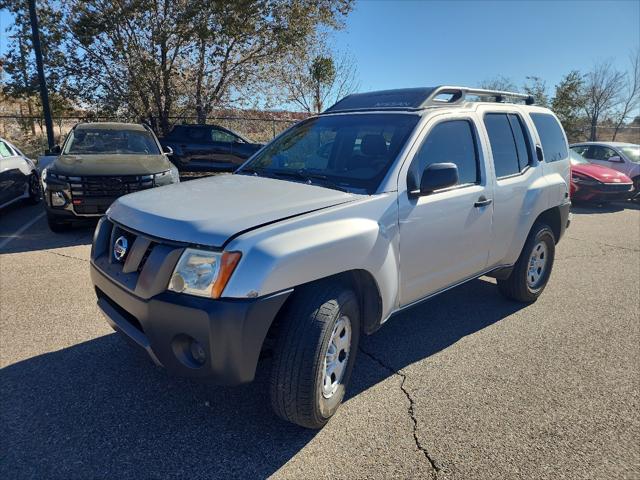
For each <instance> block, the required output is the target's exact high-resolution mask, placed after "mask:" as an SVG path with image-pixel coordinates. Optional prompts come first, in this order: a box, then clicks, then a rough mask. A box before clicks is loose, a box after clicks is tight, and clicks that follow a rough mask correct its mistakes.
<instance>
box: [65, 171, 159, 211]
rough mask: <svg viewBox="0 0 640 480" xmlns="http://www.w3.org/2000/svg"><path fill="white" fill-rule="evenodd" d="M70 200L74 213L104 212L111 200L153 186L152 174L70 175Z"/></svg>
mask: <svg viewBox="0 0 640 480" xmlns="http://www.w3.org/2000/svg"><path fill="white" fill-rule="evenodd" d="M69 180H70V182H69V184H70V186H71V201H72V202H73V208H74V210H75V211H76V213H81V214H101V213H105V212H106V211H107V209H108V208H109V206H110V205H111V204H112V203H113V201H114V200H115V199H116V198H118V197H121V196H122V195H126V194H127V193H133V192H138V191H140V190H146V189H148V188H153V187H154V186H155V184H154V180H153V175H126V176H86V177H71V178H70V179H69Z"/></svg>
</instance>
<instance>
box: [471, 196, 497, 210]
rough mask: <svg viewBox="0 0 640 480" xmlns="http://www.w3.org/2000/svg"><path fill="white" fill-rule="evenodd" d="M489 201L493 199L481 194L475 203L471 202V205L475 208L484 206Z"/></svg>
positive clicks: (489, 203) (488, 203)
mask: <svg viewBox="0 0 640 480" xmlns="http://www.w3.org/2000/svg"><path fill="white" fill-rule="evenodd" d="M491 202H493V200H491V199H490V198H489V199H487V198H485V197H484V196H482V197H480V198H479V199H478V201H477V202H476V203H474V204H473V206H474V207H476V208H480V207H486V206H487V205H491Z"/></svg>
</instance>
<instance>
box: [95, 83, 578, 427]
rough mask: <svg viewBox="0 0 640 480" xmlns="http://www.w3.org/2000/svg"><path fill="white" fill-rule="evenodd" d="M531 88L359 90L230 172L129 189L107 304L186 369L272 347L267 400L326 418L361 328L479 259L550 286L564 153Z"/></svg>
mask: <svg viewBox="0 0 640 480" xmlns="http://www.w3.org/2000/svg"><path fill="white" fill-rule="evenodd" d="M473 100H476V101H473ZM532 103H533V102H532V99H531V98H530V97H528V96H526V95H522V94H517V93H512V92H499V91H488V90H479V89H471V88H466V87H450V86H443V87H435V88H413V89H402V90H389V91H380V92H372V93H362V94H354V95H350V96H348V97H346V98H344V99H342V100H341V101H339V102H338V103H336V104H335V105H334V106H332V107H331V108H329V109H328V110H327V111H326V112H324V113H323V114H321V115H317V116H314V117H312V118H308V119H306V120H304V121H301V122H300V123H298V124H296V125H294V126H293V127H291V128H290V129H288V130H287V131H285V132H284V133H282V134H281V135H280V136H278V137H277V138H275V139H274V140H273V141H272V142H271V143H269V144H268V145H266V146H265V147H263V148H262V149H261V150H259V151H258V152H257V153H256V154H255V155H253V157H252V158H250V159H249V160H248V161H247V162H246V163H245V164H243V165H242V166H241V167H240V168H239V169H238V170H237V171H236V172H235V173H233V174H231V175H221V176H216V177H211V178H206V179H201V180H195V181H190V182H185V183H181V184H176V185H170V186H166V187H162V188H159V189H152V190H148V191H143V192H139V193H134V194H131V195H126V196H124V197H121V198H119V199H118V200H117V201H116V202H115V203H114V204H113V205H112V206H111V208H109V210H108V211H107V214H106V216H105V217H103V218H102V219H101V220H100V222H99V224H98V227H97V229H96V232H95V236H94V241H93V248H92V253H91V278H92V280H93V283H94V285H95V290H96V294H97V297H98V305H99V307H100V308H101V309H102V311H103V312H104V314H105V316H106V318H107V320H108V321H109V323H110V324H111V325H112V327H113V328H114V329H116V330H118V331H120V332H122V333H124V334H125V335H126V336H127V337H129V338H130V339H131V340H133V341H134V342H135V343H137V344H138V345H139V346H141V347H142V348H144V349H145V350H146V351H147V352H148V353H149V355H150V357H151V358H152V359H153V361H154V362H155V363H157V364H158V365H162V366H164V367H165V368H166V369H167V370H168V371H169V372H171V373H173V374H176V375H181V376H190V377H201V378H208V379H213V380H215V381H217V382H219V383H224V384H237V383H242V382H248V381H251V380H252V379H253V378H254V375H255V371H256V365H257V363H258V360H259V358H260V357H261V353H269V354H270V356H271V357H272V360H271V362H272V363H271V384H270V389H271V392H270V394H271V401H272V405H273V408H274V410H275V412H276V413H277V414H278V415H280V416H281V417H283V418H284V419H286V420H289V421H291V422H295V423H297V424H299V425H302V426H305V427H309V428H320V427H322V426H323V425H324V424H325V423H326V422H327V421H328V420H329V418H330V417H331V416H332V415H333V414H334V413H335V411H336V410H337V408H338V406H339V405H340V403H341V401H342V399H343V396H344V393H345V388H346V386H347V384H348V381H349V377H350V375H351V371H352V369H353V366H354V362H355V359H356V353H357V351H358V340H359V338H360V335H361V334H363V333H364V334H371V333H373V332H374V331H376V330H377V329H378V328H379V327H380V326H381V325H382V324H383V323H385V322H386V321H387V320H388V319H389V318H390V317H392V316H393V315H395V314H397V313H398V312H400V311H402V310H403V309H405V308H408V307H411V306H412V305H416V304H417V303H418V302H422V301H424V300H426V299H428V298H430V297H432V296H434V295H436V294H438V293H440V292H442V291H444V290H447V289H450V288H452V287H455V286H457V285H460V284H461V283H463V282H466V281H469V280H471V279H474V278H477V277H479V276H481V275H489V276H493V277H495V278H497V282H498V288H499V289H500V291H501V292H502V293H504V295H505V296H506V297H508V298H509V299H512V300H515V301H520V302H533V301H535V300H536V299H537V298H538V296H539V295H540V294H541V293H542V291H543V289H544V288H545V286H546V284H547V281H548V280H549V276H550V274H551V269H552V266H553V260H554V252H555V245H556V243H557V242H558V241H559V240H560V238H561V237H562V235H563V233H564V231H565V228H566V227H567V226H568V224H569V206H570V201H569V178H570V164H569V155H568V146H567V140H566V137H565V134H564V132H563V130H562V127H561V126H560V123H559V122H558V120H557V118H556V117H555V116H554V114H553V113H552V112H550V111H549V110H548V109H546V108H541V107H537V106H534V105H532ZM263 356H269V355H263Z"/></svg>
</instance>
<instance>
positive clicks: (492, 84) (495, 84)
mask: <svg viewBox="0 0 640 480" xmlns="http://www.w3.org/2000/svg"><path fill="white" fill-rule="evenodd" d="M480 88H485V89H487V90H500V91H503V92H515V91H516V90H517V89H518V87H516V84H515V83H513V81H512V80H511V79H510V78H509V77H505V76H504V75H498V76H496V77H494V78H490V79H488V80H484V81H482V82H480Z"/></svg>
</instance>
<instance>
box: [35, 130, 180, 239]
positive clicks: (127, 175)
mask: <svg viewBox="0 0 640 480" xmlns="http://www.w3.org/2000/svg"><path fill="white" fill-rule="evenodd" d="M52 153H54V154H57V155H58V156H57V158H56V159H55V160H54V161H53V162H51V163H50V164H49V166H48V167H47V168H45V169H43V171H42V182H43V185H44V198H45V205H46V210H47V220H48V222H49V227H50V228H51V230H53V231H54V232H60V231H63V230H66V229H68V228H69V227H70V226H71V225H72V223H73V222H75V221H78V220H81V219H87V218H91V217H100V216H102V215H104V213H105V212H106V211H107V208H109V206H110V205H111V203H112V202H113V201H114V200H115V199H116V198H118V197H120V196H122V195H125V194H127V193H131V192H137V191H140V190H146V189H150V188H153V187H160V186H162V185H169V184H172V183H178V182H179V181H180V178H179V175H178V170H177V169H176V167H175V166H174V165H173V164H172V163H171V162H170V161H169V159H168V158H167V156H166V154H167V153H171V150H170V149H166V150H164V151H163V150H162V147H161V146H160V143H159V142H158V139H157V138H156V136H155V135H154V134H153V132H152V131H151V129H150V128H148V127H146V126H144V125H137V124H132V123H79V124H77V125H76V126H75V127H74V128H73V129H72V130H71V132H69V135H68V136H67V138H66V140H65V142H64V145H63V146H62V147H59V146H58V147H56V148H55V149H54V151H53V152H52Z"/></svg>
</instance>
